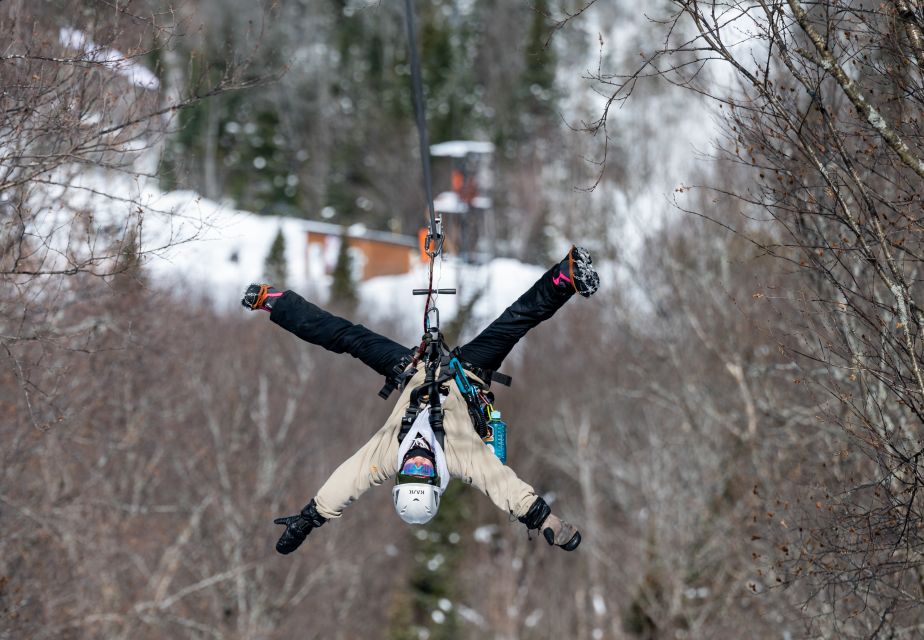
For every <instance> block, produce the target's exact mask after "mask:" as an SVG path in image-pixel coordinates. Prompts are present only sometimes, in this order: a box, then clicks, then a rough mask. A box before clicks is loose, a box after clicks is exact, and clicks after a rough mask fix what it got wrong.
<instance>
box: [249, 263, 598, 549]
mask: <svg viewBox="0 0 924 640" xmlns="http://www.w3.org/2000/svg"><path fill="white" fill-rule="evenodd" d="M592 262H593V261H592V259H591V257H590V254H589V253H588V252H587V251H586V250H585V249H583V248H580V247H572V248H571V250H570V251H569V252H568V255H567V256H565V258H564V259H563V260H562V261H561V262H560V263H559V264H556V265H555V266H553V267H552V268H550V269H549V270H548V271H546V272H545V273H544V274H543V275H542V276H541V277H540V278H539V280H537V281H536V283H535V284H533V285H532V287H530V288H529V290H528V291H526V293H524V294H523V295H521V296H520V297H519V298H518V299H517V300H516V302H514V303H513V304H512V305H510V306H509V307H508V308H507V309H506V310H505V311H504V312H503V313H502V314H501V315H500V316H499V317H498V318H497V319H496V320H494V322H492V323H491V324H490V325H488V327H486V328H485V329H484V330H483V331H482V332H481V333H479V334H478V335H477V336H476V337H475V338H474V339H473V340H471V341H470V342H468V343H467V344H465V345H463V346H462V347H460V348H458V349H456V350H454V351H453V355H455V356H456V358H458V360H459V361H460V362H461V364H462V366H463V368H464V370H465V373H466V375H467V376H468V378H469V379H470V380H471V381H472V382H474V383H475V384H476V385H479V386H480V387H481V388H486V386H487V385H488V384H490V382H491V376H492V375H495V374H494V373H493V372H495V371H497V369H498V368H500V365H501V363H502V362H503V360H504V358H506V357H507V354H509V353H510V351H511V349H513V347H514V345H516V343H517V342H518V341H519V340H520V338H522V337H523V336H525V335H526V333H527V332H528V331H529V330H530V329H532V328H533V327H535V326H537V325H538V324H539V323H540V322H543V321H544V320H547V319H549V318H551V317H552V315H553V314H554V313H555V312H556V311H558V309H560V308H561V307H562V306H563V305H564V304H565V303H566V302H567V301H568V300H569V299H570V298H571V297H572V296H573V295H574V294H575V293H579V294H581V295H582V296H584V297H590V296H591V295H593V293H594V292H595V291H596V290H597V288H598V286H599V278H598V276H597V273H596V272H595V271H594V269H593V267H592ZM241 304H243V305H244V306H245V307H247V308H248V309H251V310H258V309H262V310H265V311H269V312H270V320H272V321H273V322H274V323H276V324H277V325H279V326H280V327H282V328H283V329H286V330H287V331H289V332H291V333H294V334H295V335H297V336H298V337H299V338H301V339H302V340H305V341H307V342H310V343H312V344H316V345H319V346H322V347H324V348H325V349H327V350H328V351H333V352H334V353H349V354H350V355H351V356H353V357H355V358H358V359H359V360H361V361H362V362H363V363H365V364H366V365H368V366H369V367H371V368H372V369H374V370H375V371H377V372H378V373H380V374H382V375H383V376H385V377H386V380H387V381H388V383H387V384H386V389H387V388H388V387H389V385H390V386H391V387H392V388H394V386H397V381H398V380H400V379H401V377H402V374H404V375H405V376H407V375H408V373H410V372H411V371H413V369H412V368H411V363H412V358H413V356H414V353H415V351H416V350H415V349H409V348H408V347H404V346H402V345H400V344H398V343H397V342H395V341H393V340H390V339H389V338H386V337H384V336H382V335H379V334H377V333H375V332H374V331H371V330H369V329H367V328H366V327H364V326H362V325H358V324H353V323H352V322H350V321H349V320H345V319H344V318H340V317H338V316H335V315H333V314H330V313H328V312H327V311H324V310H323V309H321V308H319V307H318V306H316V305H314V304H312V303H311V302H308V301H307V300H305V299H304V298H302V297H301V296H299V295H298V294H297V293H295V292H294V291H285V292H281V291H276V290H275V289H273V288H272V287H271V286H269V285H265V284H264V285H256V284H255V285H250V286H249V287H248V288H247V290H246V291H245V293H244V297H243V299H242V300H241ZM425 373H426V371H425V368H424V367H420V370H419V371H417V372H416V373H413V375H412V376H411V377H410V378H409V379H406V380H404V381H403V382H404V389H403V391H402V393H401V396H400V397H399V398H398V402H397V404H396V405H395V407H394V410H393V411H392V413H391V415H390V416H389V417H388V420H386V422H385V425H384V426H383V427H382V428H381V429H379V431H378V432H377V433H376V434H375V435H374V436H372V438H371V439H370V440H369V441H368V442H367V443H366V444H365V445H363V447H362V448H360V449H359V451H357V452H356V453H355V454H353V456H351V457H350V458H349V459H348V460H346V461H345V462H344V463H343V464H341V465H340V466H339V467H337V469H336V470H334V472H333V473H332V474H331V475H330V477H329V478H328V480H327V482H325V483H324V484H323V485H322V486H321V488H320V489H319V490H318V493H317V494H316V495H315V496H314V498H312V499H311V501H310V502H309V503H308V504H307V505H305V507H304V508H303V509H302V510H301V512H300V513H298V514H296V515H292V516H288V517H284V518H277V519H276V520H274V522H275V523H276V524H280V525H284V526H285V528H286V529H285V531H284V532H283V533H282V536H281V537H280V538H279V541H278V542H277V543H276V550H277V551H278V552H279V553H282V554H287V553H291V552H293V551H295V549H297V548H298V546H299V545H300V544H301V543H302V542H304V540H305V538H306V537H307V536H308V534H309V533H311V530H312V529H316V528H317V527H320V526H321V525H323V524H324V523H325V522H327V521H328V520H330V519H332V518H339V517H340V516H341V515H342V513H343V509H344V508H345V507H346V506H347V505H348V504H350V503H351V502H353V501H354V500H356V499H357V498H359V497H360V496H361V495H362V494H363V493H365V492H366V490H368V489H369V488H370V487H373V486H377V485H380V484H382V483H384V482H385V481H387V480H389V479H390V478H392V477H394V478H395V479H396V485H395V487H394V489H393V490H392V495H393V498H394V503H395V510H396V511H397V513H398V515H399V516H400V517H401V519H402V520H404V521H405V522H407V523H409V524H424V523H426V522H428V521H429V520H430V519H432V518H433V516H435V515H436V512H437V509H438V508H439V502H440V495H441V494H442V493H443V492H444V491H445V490H446V487H447V485H448V484H449V479H450V477H453V478H459V479H461V480H462V481H463V482H465V483H466V484H472V485H475V487H476V488H478V489H479V490H480V491H482V492H483V493H484V494H485V495H487V496H488V498H490V499H491V500H492V501H493V502H494V504H496V505H497V506H498V507H499V508H500V509H502V510H504V511H506V512H508V513H510V514H512V515H514V516H515V517H517V519H519V521H520V522H522V523H523V524H525V525H526V527H527V528H528V529H530V530H535V529H538V530H540V531H541V532H542V535H543V537H545V539H546V541H548V543H549V544H550V545H557V546H559V547H561V548H563V549H566V550H567V551H572V550H574V549H576V548H577V546H578V545H579V544H580V542H581V534H580V533H579V532H578V530H577V528H575V527H574V526H573V525H571V524H568V523H567V522H565V521H563V520H562V519H561V518H559V517H557V516H556V515H554V514H553V513H552V512H551V509H550V508H549V506H548V505H547V504H546V502H545V500H543V499H542V497H541V496H539V495H537V494H536V492H535V490H534V489H533V488H532V487H531V486H530V485H528V484H527V483H526V482H524V481H523V480H521V479H520V478H519V477H517V475H516V473H514V471H513V470H512V469H510V467H508V466H505V465H504V464H503V463H502V462H501V461H500V460H499V459H498V458H497V457H496V456H495V454H494V451H493V450H492V448H491V447H490V446H489V445H487V444H485V442H483V441H482V439H481V438H480V437H479V435H478V434H477V433H476V431H475V429H474V428H473V423H472V418H471V417H470V414H469V408H468V405H467V404H466V401H465V399H464V398H463V396H462V394H461V392H460V391H459V388H458V386H457V385H456V384H447V385H445V389H444V390H443V392H442V393H443V395H444V397H442V398H441V402H442V410H443V428H444V429H445V439H444V442H443V444H442V445H441V443H440V441H439V438H437V437H436V435H435V434H434V432H433V429H432V428H431V426H430V422H429V419H428V418H429V412H430V407H429V406H425V407H423V409H422V410H421V411H420V412H419V413H418V414H417V415H416V419H414V421H413V424H412V425H411V426H410V428H409V430H407V429H406V434H405V435H404V437H403V439H402V440H401V441H400V442H399V434H401V432H402V418H404V417H405V415H406V414H407V410H408V407H409V405H410V404H411V401H412V392H413V391H414V390H415V389H416V388H418V387H419V386H420V385H422V384H423V382H424V377H425Z"/></svg>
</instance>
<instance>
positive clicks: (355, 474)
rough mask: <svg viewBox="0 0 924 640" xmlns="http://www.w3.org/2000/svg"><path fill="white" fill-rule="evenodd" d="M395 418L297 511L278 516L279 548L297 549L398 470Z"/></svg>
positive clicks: (290, 550) (280, 549)
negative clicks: (281, 516)
mask: <svg viewBox="0 0 924 640" xmlns="http://www.w3.org/2000/svg"><path fill="white" fill-rule="evenodd" d="M395 432H396V429H395V427H394V419H390V420H389V422H388V423H386V426H384V427H382V429H380V430H379V431H378V433H376V434H375V435H374V436H373V437H372V439H371V440H369V441H368V442H367V443H366V444H365V445H363V447H362V448H361V449H360V450H359V451H357V452H356V453H354V454H353V455H352V456H350V457H349V458H348V459H347V460H346V461H344V462H343V463H342V464H341V465H340V466H339V467H337V468H336V469H335V470H334V472H333V473H332V474H330V476H329V477H328V479H327V482H325V483H324V484H323V485H322V486H321V488H320V489H319V490H318V493H317V494H316V495H315V497H314V498H312V499H311V501H310V502H309V503H308V504H307V505H305V507H304V508H303V509H302V510H301V512H299V513H298V514H296V515H293V516H288V517H283V518H276V519H275V520H274V521H273V522H274V523H275V524H281V525H284V526H285V528H286V530H285V531H283V532H282V535H281V536H280V538H279V541H278V542H277V543H276V551H278V552H279V553H281V554H288V553H292V552H293V551H295V550H296V549H297V548H298V547H299V546H300V545H301V544H302V542H304V541H305V538H306V537H308V534H309V533H311V531H312V530H313V529H317V528H318V527H320V526H321V525H323V524H324V523H325V522H327V521H328V520H330V519H332V518H339V517H340V516H341V515H342V514H343V510H344V508H346V506H347V505H349V504H350V503H351V502H353V501H354V500H357V499H358V498H359V497H360V496H361V495H362V494H364V493H365V492H366V491H367V490H369V489H370V488H371V487H374V486H378V485H380V484H382V483H383V482H385V481H386V480H388V479H389V478H391V477H392V476H394V474H395V473H396V472H397V456H398V440H397V439H396V438H395Z"/></svg>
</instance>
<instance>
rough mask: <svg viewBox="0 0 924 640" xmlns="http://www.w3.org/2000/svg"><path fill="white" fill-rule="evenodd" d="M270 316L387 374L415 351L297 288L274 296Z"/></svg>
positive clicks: (288, 328)
mask: <svg viewBox="0 0 924 640" xmlns="http://www.w3.org/2000/svg"><path fill="white" fill-rule="evenodd" d="M270 320H272V321H273V322H275V323H276V324H278V325H279V326H280V327H282V328H283V329H285V330H286V331H289V332H291V333H294V334H295V335H297V336H298V337H299V338H301V339H302V340H305V341H306V342H310V343H311V344H316V345H319V346H321V347H324V348H325V349H327V350H328V351H333V352H334V353H348V354H350V355H351V356H353V357H354V358H358V359H359V360H361V361H362V362H363V363H365V364H366V365H368V366H369V367H371V368H372V369H373V370H375V371H376V372H378V373H380V374H382V375H383V376H385V377H391V376H393V375H395V366H396V365H398V364H399V363H400V362H401V361H402V359H403V358H405V357H406V356H409V355H410V354H411V353H412V351H413V349H410V348H409V347H405V346H403V345H400V344H398V343H397V342H395V341H394V340H391V339H390V338H386V337H385V336H383V335H380V334H378V333H376V332H375V331H371V330H370V329H367V328H366V327H364V326H363V325H361V324H353V323H352V322H350V321H349V320H346V319H345V318H341V317H339V316H335V315H334V314H332V313H329V312H327V311H325V310H324V309H321V308H320V307H318V306H317V305H315V304H312V303H310V302H308V301H307V300H305V299H304V298H302V297H301V296H300V295H298V294H297V293H295V292H294V291H286V292H285V293H283V294H282V295H281V296H279V297H278V298H276V299H275V300H273V302H272V309H271V311H270Z"/></svg>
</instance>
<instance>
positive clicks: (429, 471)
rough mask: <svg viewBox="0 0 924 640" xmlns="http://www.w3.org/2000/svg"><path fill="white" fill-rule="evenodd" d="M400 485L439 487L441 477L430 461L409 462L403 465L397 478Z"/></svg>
mask: <svg viewBox="0 0 924 640" xmlns="http://www.w3.org/2000/svg"><path fill="white" fill-rule="evenodd" d="M396 481H397V483H398V484H409V483H418V484H432V485H439V483H440V477H439V476H438V475H437V473H436V469H435V468H434V466H433V463H432V462H430V461H429V460H426V459H423V460H419V459H418V460H407V461H405V463H404V464H403V465H401V470H400V471H398V475H397V478H396Z"/></svg>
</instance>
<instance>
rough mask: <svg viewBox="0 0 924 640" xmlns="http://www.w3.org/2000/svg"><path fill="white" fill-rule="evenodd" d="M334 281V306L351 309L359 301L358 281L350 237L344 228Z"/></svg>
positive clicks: (331, 292) (332, 302) (332, 284)
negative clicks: (354, 280) (354, 277)
mask: <svg viewBox="0 0 924 640" xmlns="http://www.w3.org/2000/svg"><path fill="white" fill-rule="evenodd" d="M333 275H334V281H333V282H332V283H331V288H330V301H331V304H332V305H333V306H337V307H339V308H341V309H345V310H351V309H353V308H354V307H355V306H356V303H357V302H358V301H359V295H358V293H357V291H356V283H355V282H353V258H352V257H351V256H350V239H349V238H348V237H347V235H346V230H344V232H343V235H342V236H341V237H340V252H339V253H338V254H337V264H335V265H334V274H333Z"/></svg>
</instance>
